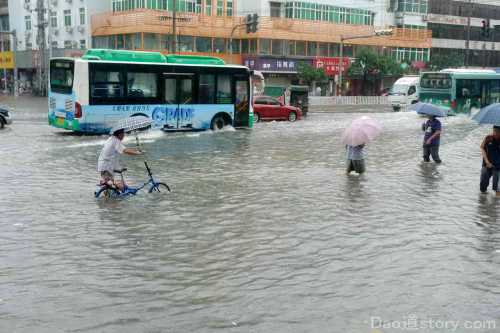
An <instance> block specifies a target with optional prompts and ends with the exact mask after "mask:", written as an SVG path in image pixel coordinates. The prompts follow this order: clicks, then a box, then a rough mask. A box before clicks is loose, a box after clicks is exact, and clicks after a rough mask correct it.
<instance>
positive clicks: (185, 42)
mask: <svg viewBox="0 0 500 333" xmlns="http://www.w3.org/2000/svg"><path fill="white" fill-rule="evenodd" d="M177 50H178V51H180V52H193V51H194V37H193V36H179V37H178V43H177Z"/></svg>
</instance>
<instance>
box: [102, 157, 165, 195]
mask: <svg viewBox="0 0 500 333" xmlns="http://www.w3.org/2000/svg"><path fill="white" fill-rule="evenodd" d="M144 165H145V166H146V170H147V171H148V175H149V179H148V181H147V182H145V183H144V184H142V185H141V186H139V187H130V186H128V185H127V184H126V183H125V179H124V177H123V173H124V172H125V171H127V169H126V168H124V169H121V170H114V172H115V173H118V174H119V175H120V178H121V181H122V184H123V186H124V188H123V190H119V189H118V188H116V187H115V186H114V185H111V184H98V185H97V186H99V189H98V190H97V191H95V193H94V195H95V197H96V198H99V197H100V196H103V197H105V198H122V197H127V196H129V195H136V194H137V192H139V191H140V190H142V189H143V188H145V187H146V186H148V185H150V187H149V190H148V193H153V192H158V193H160V192H162V191H168V192H171V190H170V187H169V186H168V185H167V184H165V183H162V182H158V181H156V180H155V179H154V177H153V173H152V172H151V169H150V168H149V165H148V163H147V162H146V161H144Z"/></svg>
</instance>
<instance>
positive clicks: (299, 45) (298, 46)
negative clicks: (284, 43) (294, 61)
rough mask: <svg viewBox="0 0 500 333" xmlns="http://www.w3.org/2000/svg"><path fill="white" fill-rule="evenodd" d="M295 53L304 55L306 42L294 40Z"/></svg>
mask: <svg viewBox="0 0 500 333" xmlns="http://www.w3.org/2000/svg"><path fill="white" fill-rule="evenodd" d="M295 55H297V56H305V55H306V42H302V41H296V42H295Z"/></svg>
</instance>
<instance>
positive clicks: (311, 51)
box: [307, 42, 318, 57]
mask: <svg viewBox="0 0 500 333" xmlns="http://www.w3.org/2000/svg"><path fill="white" fill-rule="evenodd" d="M317 46H318V44H317V43H316V42H307V55H308V56H309V57H315V56H316V53H317Z"/></svg>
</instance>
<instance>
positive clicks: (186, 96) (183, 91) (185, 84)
mask: <svg viewBox="0 0 500 333" xmlns="http://www.w3.org/2000/svg"><path fill="white" fill-rule="evenodd" d="M179 94H180V95H179V104H193V79H192V78H191V77H189V78H182V79H180V91H179Z"/></svg>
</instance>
